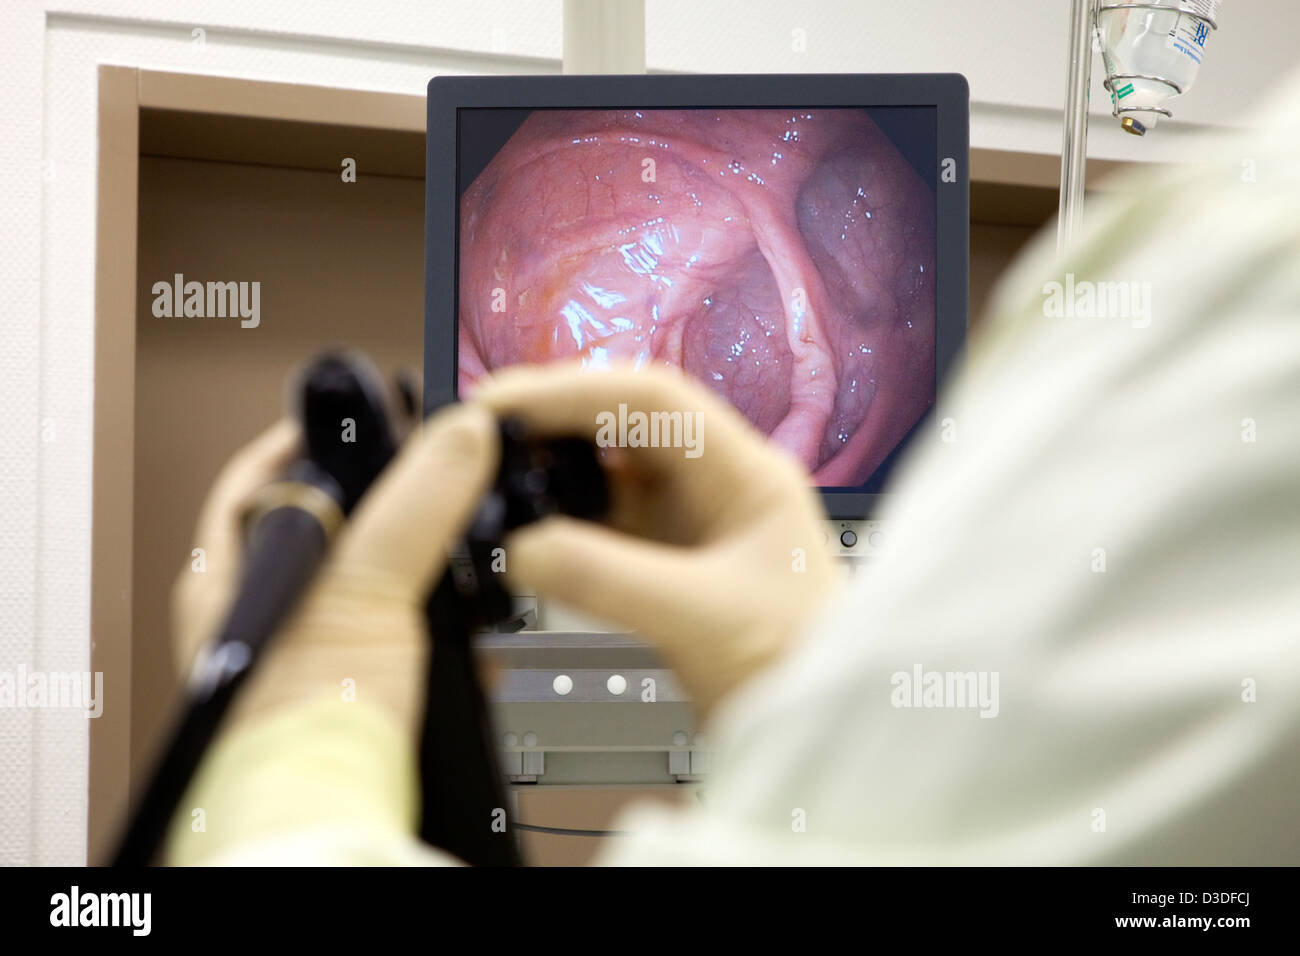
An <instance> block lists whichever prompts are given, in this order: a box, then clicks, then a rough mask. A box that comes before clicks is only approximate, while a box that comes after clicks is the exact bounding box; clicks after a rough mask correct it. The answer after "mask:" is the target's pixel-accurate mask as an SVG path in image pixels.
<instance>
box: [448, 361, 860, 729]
mask: <svg viewBox="0 0 1300 956" xmlns="http://www.w3.org/2000/svg"><path fill="white" fill-rule="evenodd" d="M473 399H474V401H476V402H481V403H482V404H484V405H486V406H487V407H488V408H490V409H491V410H492V411H493V412H495V413H497V414H498V415H502V416H505V415H511V416H516V417H518V418H520V419H522V420H523V421H525V422H526V423H527V424H529V425H530V426H531V427H532V428H533V429H535V431H536V432H537V433H538V434H539V435H547V436H550V435H555V436H559V435H576V436H581V437H585V438H589V439H593V440H596V441H597V443H598V444H603V442H601V440H600V439H601V438H602V437H608V438H617V437H618V436H617V434H616V430H617V425H615V426H614V427H613V428H612V429H608V428H607V433H606V434H604V435H598V432H600V431H601V426H602V423H604V424H606V425H608V424H609V422H610V421H613V422H615V423H616V422H617V421H618V419H619V418H620V414H621V409H620V406H623V407H625V408H626V416H627V417H628V419H629V420H631V419H632V418H633V417H634V416H635V413H636V412H643V413H645V414H646V415H647V416H649V415H651V414H652V413H656V412H659V413H663V412H668V413H672V414H676V413H680V414H681V416H682V421H683V423H684V422H685V421H686V420H687V419H686V416H692V421H693V422H694V424H695V430H694V432H693V433H690V434H688V433H686V432H685V431H684V430H683V432H682V435H683V436H685V437H690V438H693V439H694V440H695V447H694V448H688V447H657V448H649V447H641V448H633V447H613V448H609V449H608V451H607V452H606V453H605V462H604V464H605V467H606V471H607V473H608V474H609V476H610V484H611V492H612V496H613V501H612V512H611V518H610V521H609V526H608V527H605V526H601V525H596V524H592V523H589V522H584V521H577V520H573V519H569V518H564V517H558V516H557V517H552V518H548V519H546V520H544V521H542V522H539V523H538V524H535V525H531V526H528V527H524V528H521V529H520V530H518V531H516V532H515V533H514V534H513V535H511V536H510V537H509V538H507V540H506V567H507V575H508V577H509V578H510V579H512V580H513V581H515V582H517V583H519V584H524V585H528V586H531V587H533V588H535V589H536V591H537V592H538V593H539V594H541V595H545V596H549V597H553V598H556V599H558V600H560V601H563V602H564V603H565V604H568V605H569V606H571V607H573V608H575V609H578V610H581V611H584V612H587V613H590V614H593V615H596V616H598V617H600V618H602V619H605V620H608V621H610V622H613V623H617V624H619V625H621V626H623V627H627V628H629V629H632V630H636V631H638V632H639V633H641V634H642V635H644V636H645V637H646V638H648V639H650V640H652V641H653V642H655V643H656V644H657V645H659V647H660V648H661V649H662V651H663V652H664V656H665V658H666V659H667V661H668V663H669V664H670V665H671V666H672V667H673V669H674V670H675V671H676V672H677V674H678V676H679V677H680V678H681V679H682V681H683V682H684V683H685V685H686V687H687V689H688V691H689V692H690V693H691V695H692V697H693V698H694V700H695V702H696V704H697V706H698V707H699V708H700V710H701V712H702V713H706V714H707V713H708V712H709V711H711V710H712V708H713V707H714V705H715V704H717V702H718V701H719V700H721V699H722V698H723V697H724V696H726V694H727V693H729V692H730V691H731V690H733V689H734V688H735V687H737V686H738V685H740V684H741V683H743V682H744V681H745V680H747V679H748V678H749V677H750V676H751V675H753V674H754V673H755V672H757V671H758V670H760V669H762V668H763V667H764V666H766V665H767V664H769V663H771V662H772V661H774V660H775V659H776V658H777V657H779V656H780V655H781V654H782V653H783V652H784V651H785V650H786V649H787V648H788V647H789V646H790V644H791V643H792V642H793V641H795V640H797V639H798V638H799V637H800V635H801V634H802V632H803V631H804V629H805V626H806V623H807V621H808V619H809V618H810V617H811V615H812V614H813V613H814V611H815V609H816V608H817V606H818V605H819V604H820V603H821V602H822V601H824V600H826V598H827V597H828V595H830V594H831V592H832V591H833V590H834V589H835V586H836V583H837V581H838V575H837V572H836V569H835V567H834V565H833V562H832V561H831V559H830V557H829V556H828V554H827V553H826V549H825V546H824V545H823V544H822V536H823V534H824V532H825V514H824V512H823V511H822V508H821V503H820V502H819V501H818V499H817V496H816V493H815V492H814V491H813V490H812V488H811V487H810V482H809V476H808V474H807V472H805V471H804V470H803V468H802V467H801V466H800V465H799V464H798V463H797V462H796V461H795V460H794V459H793V458H792V457H790V456H788V455H786V454H785V453H784V452H782V451H780V450H779V449H777V448H776V447H775V446H773V445H771V444H770V443H769V442H768V441H767V439H766V438H764V437H763V436H762V435H761V434H759V433H758V432H757V431H756V430H754V429H753V428H752V427H751V426H750V425H749V423H748V422H747V421H745V419H744V418H742V417H741V416H740V414H739V413H737V412H736V411H735V410H734V409H732V408H731V406H729V405H727V404H726V403H725V402H723V401H722V400H721V399H719V398H717V397H716V396H714V395H713V394H712V393H711V392H709V391H708V390H706V389H705V388H704V387H703V386H701V385H699V384H697V383H695V382H693V381H692V380H690V379H688V378H686V377H684V376H682V375H681V374H679V373H676V372H673V371H671V370H668V369H660V368H649V369H644V370H640V371H632V370H631V369H630V368H628V369H624V370H615V371H609V372H591V371H580V370H579V369H578V367H577V366H572V365H552V366H546V367H533V368H519V369H511V370H508V371H505V372H502V373H500V374H499V375H496V376H494V377H493V378H492V379H490V380H488V381H486V382H484V383H483V384H482V385H481V386H480V387H479V388H478V389H477V390H476V391H475V393H474V396H473Z"/></svg>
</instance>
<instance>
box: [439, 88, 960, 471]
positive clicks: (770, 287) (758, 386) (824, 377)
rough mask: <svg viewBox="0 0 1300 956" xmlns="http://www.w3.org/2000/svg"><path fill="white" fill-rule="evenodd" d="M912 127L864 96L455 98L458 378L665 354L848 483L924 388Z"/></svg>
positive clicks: (927, 372)
mask: <svg viewBox="0 0 1300 956" xmlns="http://www.w3.org/2000/svg"><path fill="white" fill-rule="evenodd" d="M932 112H933V111H932V110H927V109H924V108H918V109H915V110H909V109H899V110H895V111H893V114H892V117H891V118H892V120H893V122H892V123H891V124H890V125H891V126H892V127H893V128H894V129H901V130H904V131H905V130H906V127H907V125H908V122H911V123H912V125H913V126H915V127H917V128H920V129H930V130H931V131H932V129H933V122H934V121H933V116H932ZM492 114H500V115H496V116H493V115H492ZM908 114H911V117H910V118H909V116H908ZM877 115H878V114H877ZM906 139H907V137H906V136H899V135H897V133H895V135H894V138H893V139H891V137H890V136H889V135H886V133H885V132H884V131H883V129H882V124H881V123H878V122H877V121H876V120H875V119H873V112H872V111H869V110H867V109H844V108H837V109H814V108H807V109H720V110H719V109H686V110H678V109H674V110H616V111H615V110H554V109H552V110H537V111H533V112H531V113H530V112H528V111H523V110H466V111H462V114H461V119H460V143H459V145H458V155H459V157H460V162H461V167H462V168H461V183H462V188H461V196H460V210H459V239H458V242H459V247H458V248H459V263H460V274H459V292H458V327H459V332H458V335H459V343H458V391H459V393H460V394H461V395H462V396H465V395H468V394H470V393H472V391H473V388H474V385H475V383H476V382H477V381H478V380H480V379H481V378H482V377H483V376H485V375H487V374H490V373H491V372H492V371H493V370H496V369H499V368H502V367H505V366H510V365H516V364H519V363H538V362H551V361H556V360H574V359H577V360H580V361H581V363H582V364H583V365H584V366H585V367H588V368H593V369H595V368H603V367H607V366H609V365H610V364H611V363H615V362H630V363H635V364H637V365H638V366H644V365H647V364H651V363H662V364H666V365H672V366H676V367H678V368H680V369H682V370H683V371H685V372H686V373H688V374H690V375H692V376H694V377H695V378H697V379H699V380H700V381H701V382H703V383H705V384H706V385H707V386H708V387H709V388H711V389H713V390H714V391H715V392H716V393H718V394H719V395H721V396H722V397H724V398H726V399H727V400H728V401H729V402H731V403H732V404H733V405H734V406H735V407H736V408H737V409H738V410H739V411H740V412H741V413H743V414H744V415H745V416H746V417H747V418H748V419H749V421H750V422H752V423H753V425H754V426H755V427H756V428H758V429H759V430H760V431H761V432H763V433H764V434H766V435H768V436H769V437H770V439H771V440H772V441H774V442H776V443H777V444H779V445H780V446H781V447H783V448H785V449H787V450H788V451H789V452H791V453H792V454H793V455H794V456H795V457H797V458H798V459H799V460H800V461H801V462H802V463H803V464H804V465H805V466H806V467H807V468H808V470H809V471H810V472H811V473H812V476H813V481H814V483H815V484H817V485H819V486H821V487H823V488H834V487H839V488H849V487H858V486H861V485H863V483H864V482H866V481H867V480H868V478H870V477H871V475H872V474H873V472H875V471H876V470H877V468H879V467H880V465H881V463H882V462H883V461H884V460H885V459H886V457H887V456H888V455H889V453H890V452H891V451H892V450H893V449H894V448H895V447H896V446H897V445H898V444H899V442H900V441H902V439H903V438H904V436H906V435H907V433H908V432H909V430H910V429H911V428H912V427H913V426H914V425H915V424H916V423H917V421H918V420H919V419H920V418H921V417H922V416H923V415H924V413H925V412H926V410H927V409H928V408H929V407H930V406H931V405H932V404H933V402H934V397H935V285H934V283H935V276H934V273H935V198H934V188H933V182H934V178H933V176H932V175H929V176H927V175H926V172H927V167H926V164H927V163H930V164H933V163H934V153H933V151H932V150H931V151H930V152H929V153H928V155H926V154H925V150H924V149H922V150H921V151H920V154H921V156H920V159H918V158H917V156H916V155H905V153H904V152H903V151H902V150H900V148H899V146H898V145H897V144H896V142H895V140H898V141H899V142H903V141H905V140H906ZM914 139H915V138H914ZM920 139H921V141H922V142H923V141H924V137H921V138H920ZM913 145H914V144H913ZM911 152H912V153H916V152H917V151H916V150H915V149H913V150H912V151H911Z"/></svg>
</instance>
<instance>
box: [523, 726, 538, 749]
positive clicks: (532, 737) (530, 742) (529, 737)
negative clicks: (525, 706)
mask: <svg viewBox="0 0 1300 956" xmlns="http://www.w3.org/2000/svg"><path fill="white" fill-rule="evenodd" d="M524 746H525V747H536V746H537V735H536V734H535V733H533V732H532V731H531V730H530V731H528V733H526V734H524Z"/></svg>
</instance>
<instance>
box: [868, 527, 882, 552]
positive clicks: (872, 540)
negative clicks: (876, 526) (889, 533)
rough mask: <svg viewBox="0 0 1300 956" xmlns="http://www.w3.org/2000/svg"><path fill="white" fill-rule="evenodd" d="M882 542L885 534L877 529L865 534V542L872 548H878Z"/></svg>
mask: <svg viewBox="0 0 1300 956" xmlns="http://www.w3.org/2000/svg"><path fill="white" fill-rule="evenodd" d="M884 543H885V536H884V535H883V534H881V533H880V532H879V531H873V532H871V534H869V535H867V544H869V545H871V546H872V547H873V548H879V547H880V546H881V545H883V544H884Z"/></svg>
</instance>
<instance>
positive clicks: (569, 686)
mask: <svg viewBox="0 0 1300 956" xmlns="http://www.w3.org/2000/svg"><path fill="white" fill-rule="evenodd" d="M551 687H552V688H553V689H554V690H555V692H556V693H557V694H559V695H560V696H561V697H563V696H565V695H566V694H567V693H569V691H571V690H573V678H572V677H570V676H569V675H568V674H559V675H557V676H556V678H555V680H553V681H551Z"/></svg>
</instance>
